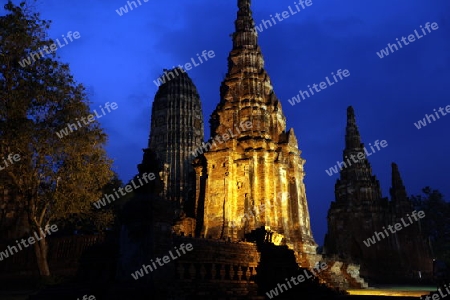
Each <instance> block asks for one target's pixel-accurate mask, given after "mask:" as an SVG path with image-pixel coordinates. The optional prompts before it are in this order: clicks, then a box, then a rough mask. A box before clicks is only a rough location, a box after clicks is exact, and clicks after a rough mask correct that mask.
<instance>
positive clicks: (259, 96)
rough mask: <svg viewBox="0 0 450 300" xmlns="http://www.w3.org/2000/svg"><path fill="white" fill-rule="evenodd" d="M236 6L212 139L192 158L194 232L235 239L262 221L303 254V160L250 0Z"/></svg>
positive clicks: (306, 248)
mask: <svg viewBox="0 0 450 300" xmlns="http://www.w3.org/2000/svg"><path fill="white" fill-rule="evenodd" d="M238 7H239V10H238V13H237V20H236V21H235V29H236V30H235V33H234V34H233V49H232V50H231V52H230V54H229V56H228V72H227V74H226V77H225V79H224V80H223V82H222V84H221V87H220V102H219V104H218V105H217V107H216V109H215V110H214V111H213V113H212V115H211V118H210V126H211V140H210V142H209V144H210V145H211V146H210V149H209V151H208V152H206V153H205V154H204V156H201V157H199V159H197V160H196V164H195V171H196V186H197V189H196V200H195V204H196V215H197V234H204V235H205V236H211V237H212V238H216V239H221V238H222V239H231V240H241V239H243V238H244V234H246V233H249V232H251V231H252V230H255V229H256V228H260V227H261V226H264V227H265V229H266V230H267V231H271V232H272V233H273V235H272V237H273V242H275V243H276V244H287V245H288V246H289V247H290V248H292V249H294V250H295V251H296V252H297V254H301V255H303V258H306V257H307V256H308V255H315V253H316V251H315V250H316V246H317V245H316V243H315V242H314V239H313V236H312V232H311V227H310V219H309V211H308V204H307V200H306V194H305V185H304V183H303V178H304V176H305V174H304V171H303V164H304V163H305V160H304V159H302V158H301V157H300V154H301V151H300V150H299V148H298V142H297V138H296V136H295V134H294V130H293V129H289V130H286V118H285V116H284V114H283V111H282V108H281V103H280V101H279V99H278V98H277V96H276V95H275V93H274V91H273V87H272V84H271V81H270V78H269V75H268V74H267V72H266V71H265V69H264V60H263V56H262V53H261V49H260V47H259V46H258V42H257V40H258V35H257V32H256V31H255V29H254V25H255V24H254V21H253V18H252V13H251V10H250V1H249V0H239V1H238ZM300 260H302V259H300Z"/></svg>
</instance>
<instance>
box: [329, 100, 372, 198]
mask: <svg viewBox="0 0 450 300" xmlns="http://www.w3.org/2000/svg"><path fill="white" fill-rule="evenodd" d="M368 155H372V152H371V150H370V148H369V149H367V148H366V147H364V144H363V143H361V136H360V134H359V130H358V126H357V125H356V117H355V112H354V110H353V107H351V106H349V107H348V108H347V126H346V129H345V149H344V151H343V157H342V161H341V162H337V165H338V167H339V168H340V169H341V172H340V179H338V180H337V182H336V185H335V194H336V201H338V202H339V201H352V200H355V199H358V201H359V202H360V203H362V202H372V201H375V199H381V188H380V183H379V181H378V180H377V179H376V177H375V176H373V175H372V168H371V166H370V163H369V161H368V159H367V156H368Z"/></svg>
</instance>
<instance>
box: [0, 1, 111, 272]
mask: <svg viewBox="0 0 450 300" xmlns="http://www.w3.org/2000/svg"><path fill="white" fill-rule="evenodd" d="M5 9H6V11H7V14H6V15H5V16H1V17H0V162H4V161H3V157H5V158H6V159H7V157H8V155H10V154H13V155H15V154H17V155H19V156H20V160H18V161H13V162H14V163H12V164H8V166H7V167H6V168H5V169H4V170H2V171H0V175H2V176H3V177H4V180H6V181H8V183H9V184H10V186H11V187H12V188H13V189H14V190H15V191H16V192H17V193H18V194H19V195H20V197H18V198H17V200H16V201H21V202H22V204H24V207H25V208H26V215H27V218H28V224H27V225H28V227H29V233H30V234H34V232H37V233H40V231H39V229H40V228H43V229H45V228H46V227H47V226H50V225H52V224H53V223H52V222H55V220H58V219H63V218H65V217H67V216H69V215H72V214H79V213H83V212H87V211H89V210H90V209H91V206H92V203H93V202H94V201H96V200H98V199H99V198H100V197H101V195H102V188H103V187H104V186H105V184H107V183H108V182H109V181H110V180H111V179H112V176H113V172H112V170H111V163H112V161H111V160H110V159H108V157H107V156H106V152H105V150H104V145H105V143H106V135H105V134H104V133H103V131H102V129H101V128H100V126H99V123H98V122H97V121H96V120H94V121H92V122H91V123H88V124H87V125H84V124H83V126H81V127H78V128H77V129H76V130H74V131H73V132H71V133H69V134H68V135H66V136H63V137H62V138H60V137H58V135H57V133H58V132H59V131H60V130H61V129H64V128H65V127H66V126H67V124H68V123H76V122H77V121H79V120H82V118H86V117H88V116H89V115H90V114H91V113H90V111H89V102H88V99H87V96H86V93H85V88H84V87H83V86H82V85H81V84H78V83H76V82H75V81H74V79H73V77H72V75H71V74H70V70H69V66H68V65H67V64H63V63H60V62H59V61H57V60H56V55H55V52H50V54H46V52H45V51H44V52H43V53H44V54H46V55H45V56H43V57H41V58H38V59H33V60H34V61H33V62H32V63H31V64H30V65H25V66H21V64H20V62H21V61H23V59H24V58H26V57H28V56H29V55H30V54H32V53H34V54H36V53H38V52H39V51H40V50H41V49H43V48H45V46H46V47H48V49H51V45H52V44H54V42H53V41H52V40H50V39H47V38H45V32H46V30H47V29H48V28H49V26H50V22H48V21H43V20H40V18H39V14H38V13H35V12H30V10H29V9H28V8H27V7H26V5H25V3H21V4H20V5H18V6H16V5H14V4H13V3H12V2H11V1H10V0H9V1H8V3H7V4H6V5H5ZM12 157H14V156H12ZM16 157H17V156H16ZM2 173H3V174H2ZM56 225H57V224H56ZM33 246H34V249H35V253H36V257H37V262H38V267H39V271H40V274H41V276H49V275H50V270H49V267H48V263H47V252H48V247H47V242H46V239H41V240H40V241H36V243H34V245H33Z"/></svg>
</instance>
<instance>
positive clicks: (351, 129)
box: [345, 106, 362, 149]
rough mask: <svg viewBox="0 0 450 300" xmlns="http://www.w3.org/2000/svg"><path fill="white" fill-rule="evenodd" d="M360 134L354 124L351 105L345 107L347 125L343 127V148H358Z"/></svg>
mask: <svg viewBox="0 0 450 300" xmlns="http://www.w3.org/2000/svg"><path fill="white" fill-rule="evenodd" d="M360 147H362V146H361V136H360V135H359V131H358V126H357V125H356V118H355V111H354V110H353V107H351V106H349V107H347V127H346V128H345V148H346V149H351V148H360Z"/></svg>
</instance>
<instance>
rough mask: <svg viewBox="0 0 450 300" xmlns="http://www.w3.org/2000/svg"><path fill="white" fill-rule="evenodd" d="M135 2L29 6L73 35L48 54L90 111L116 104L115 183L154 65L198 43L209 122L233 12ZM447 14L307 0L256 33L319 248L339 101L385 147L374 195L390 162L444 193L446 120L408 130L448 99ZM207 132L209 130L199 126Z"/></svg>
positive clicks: (143, 138) (170, 62)
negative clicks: (335, 78) (83, 94)
mask: <svg viewBox="0 0 450 300" xmlns="http://www.w3.org/2000/svg"><path fill="white" fill-rule="evenodd" d="M144 1H145V0H140V2H141V5H139V4H138V7H137V8H134V9H133V10H132V11H129V12H128V13H123V15H122V16H119V14H118V13H117V12H116V10H117V9H119V8H120V7H122V6H125V5H127V1H125V0H108V1H88V0H38V1H37V4H36V9H37V10H38V11H39V12H41V17H42V18H43V19H48V20H52V22H53V23H52V27H51V29H50V31H49V37H50V38H52V39H56V38H61V37H62V35H63V34H64V35H66V34H67V32H68V31H72V32H74V31H78V32H79V33H80V35H81V37H80V38H79V39H78V40H74V41H73V42H71V43H69V44H68V45H66V46H65V47H63V48H61V49H58V50H57V55H59V56H60V60H61V61H63V62H67V63H69V64H70V67H71V70H72V73H73V74H74V76H75V79H76V80H77V81H78V82H80V83H83V84H84V85H85V86H87V87H88V88H89V90H90V93H91V99H92V102H93V103H92V106H91V109H92V110H93V109H96V108H98V107H99V106H100V105H103V104H104V103H105V102H108V101H110V102H112V101H114V102H117V103H118V106H119V108H118V109H117V110H115V111H113V112H112V113H110V114H109V115H107V116H104V117H103V118H101V119H99V122H100V123H101V125H102V126H103V127H104V129H105V131H106V133H107V134H108V135H109V143H108V146H107V150H108V153H109V155H110V156H111V157H112V158H113V159H114V160H115V164H114V168H115V171H116V172H117V173H118V174H119V175H120V178H121V179H122V180H123V181H124V182H126V181H128V180H130V179H131V178H132V176H133V175H134V174H136V172H137V168H136V165H137V164H138V163H140V162H141V160H142V149H143V148H146V147H147V142H148V135H149V128H150V112H151V103H152V101H153V97H154V95H155V93H156V91H157V87H156V85H155V84H154V83H153V81H154V80H156V79H157V78H158V77H159V76H160V75H161V74H162V69H164V68H171V67H172V66H176V65H179V64H185V63H187V62H190V60H191V58H196V54H197V53H201V52H202V51H203V50H207V51H209V50H213V51H214V53H215V57H214V58H213V59H210V60H208V61H207V62H205V63H203V64H201V65H200V66H197V67H195V68H193V69H192V70H190V71H189V72H188V73H189V75H190V77H191V78H192V79H193V80H194V82H195V84H196V86H197V88H198V91H199V93H200V96H201V100H202V104H203V116H204V120H205V124H206V125H207V124H208V121H209V116H210V114H211V112H212V110H213V109H214V108H215V106H216V105H217V103H218V102H219V86H220V83H221V81H222V79H223V78H224V75H225V73H226V71H227V56H228V52H229V51H230V49H231V47H232V45H231V38H230V34H231V33H232V32H233V31H234V20H235V18H236V12H237V0H219V1H211V0H209V1H206V0H189V1H186V0H175V1H156V0H148V2H144ZM2 2H3V3H5V2H6V1H5V0H2ZM14 2H15V3H18V1H14ZM136 2H137V0H136ZM294 2H298V1H294V0H277V1H270V4H268V3H269V1H268V0H253V3H252V7H253V16H254V19H255V22H256V23H257V24H259V23H260V22H261V21H262V19H265V20H268V19H269V18H270V15H271V14H272V15H275V14H276V13H280V14H281V13H282V12H283V11H289V8H288V7H289V6H291V8H292V9H293V10H295V11H296V8H295V4H294ZM2 6H3V5H2ZM0 13H1V14H4V10H3V9H2V10H1V11H0ZM449 16H450V1H448V0H427V1H419V0H396V1H391V0H377V1H368V0H343V1H335V0H312V5H311V6H309V7H306V8H305V9H302V10H301V11H300V12H298V13H296V14H295V15H293V14H291V15H290V17H289V18H287V19H284V20H283V21H277V24H276V25H274V26H272V27H270V28H268V29H264V30H263V31H262V32H261V33H260V34H259V44H260V46H261V49H262V51H263V55H264V59H265V61H266V70H267V71H268V73H269V75H270V77H271V80H272V83H273V86H274V89H275V93H276V95H277V96H278V97H279V99H280V101H281V103H282V106H283V111H284V113H285V115H286V118H287V124H288V127H289V128H290V127H293V128H294V129H295V132H296V135H297V138H298V140H299V147H300V149H301V150H302V151H303V153H302V157H303V158H305V159H306V164H305V171H306V179H305V184H306V193H307V198H308V203H309V210H310V213H311V223H312V229H313V232H314V237H315V239H316V242H317V243H318V244H323V236H324V234H325V232H326V226H327V225H326V214H327V211H328V208H329V206H330V202H331V201H332V200H333V199H334V184H335V182H336V179H337V178H338V175H333V176H329V175H327V173H326V172H325V170H326V169H328V168H330V167H333V166H334V165H335V164H336V161H341V160H342V150H343V147H344V141H345V139H344V134H345V124H346V108H347V106H349V105H352V106H353V107H354V109H355V113H356V118H357V123H358V125H359V130H360V133H361V136H362V141H363V142H364V143H365V145H368V144H369V143H372V144H373V143H374V141H375V140H386V141H387V143H388V146H387V147H386V148H382V149H381V151H377V152H376V153H374V154H373V155H371V156H370V157H369V161H370V163H371V165H372V168H373V172H374V174H375V175H376V176H377V178H378V179H379V180H380V182H381V185H382V188H383V196H388V191H389V187H390V183H391V182H390V172H391V170H390V165H391V162H396V163H397V164H398V165H399V168H400V172H401V174H402V176H403V180H404V183H405V185H406V188H407V191H408V193H409V194H418V193H420V191H421V189H422V188H423V187H425V186H431V187H432V188H434V189H438V190H440V191H441V192H442V193H444V195H445V196H446V198H447V199H449V197H450V186H449V184H448V178H449V170H450V159H449V157H448V155H449V153H450V138H449V129H450V115H449V116H443V115H441V114H440V119H436V121H431V122H430V123H428V122H427V126H425V127H423V128H421V129H417V128H416V126H415V125H414V122H418V120H420V119H423V118H424V117H425V114H433V113H434V112H433V109H436V110H438V109H439V108H440V107H443V108H445V107H446V106H447V105H450V28H449V26H450V19H449ZM427 22H430V23H433V22H436V23H437V24H438V26H439V28H438V29H437V30H431V32H430V33H428V31H426V32H427V33H428V34H427V35H426V36H425V35H423V33H422V31H421V28H420V26H423V27H424V26H425V24H426V23H427ZM415 30H417V32H418V33H419V35H422V37H421V38H420V39H417V38H416V40H415V41H414V42H411V43H409V45H404V44H402V45H403V47H402V48H400V47H398V48H399V49H398V51H394V52H390V55H389V56H387V57H384V58H382V59H380V57H379V56H378V55H377V53H376V52H379V51H380V50H381V49H384V48H386V47H387V44H388V43H391V44H394V43H397V41H396V38H398V39H399V40H400V39H401V38H402V37H403V36H404V37H406V38H408V36H409V35H411V34H415V33H414V31H415ZM406 41H407V40H406ZM407 42H408V41H407ZM339 69H342V70H344V69H347V70H349V72H350V76H349V77H347V78H344V80H339V82H336V83H335V84H334V85H332V86H329V87H328V88H326V89H325V90H322V91H320V92H316V93H315V95H313V96H311V97H310V98H307V99H306V100H303V101H302V102H301V103H297V104H295V105H294V106H292V105H291V104H290V103H289V101H288V100H289V99H292V97H294V96H296V95H297V94H298V93H299V90H303V91H304V90H306V89H307V86H308V85H311V86H312V85H313V84H314V83H316V84H320V82H322V81H325V80H326V79H325V78H326V77H327V76H328V77H329V78H330V79H331V76H332V75H331V73H332V72H334V73H336V71H337V70H339ZM449 110H450V108H449ZM444 113H445V110H444ZM429 118H430V119H431V117H429ZM205 129H206V132H205V135H206V136H208V137H209V126H208V125H207V126H206V128H205Z"/></svg>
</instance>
